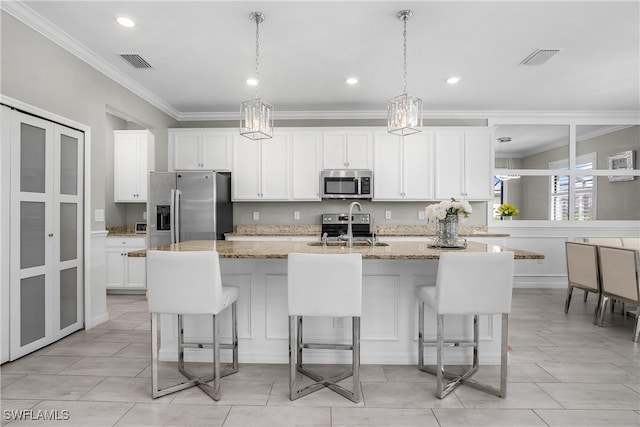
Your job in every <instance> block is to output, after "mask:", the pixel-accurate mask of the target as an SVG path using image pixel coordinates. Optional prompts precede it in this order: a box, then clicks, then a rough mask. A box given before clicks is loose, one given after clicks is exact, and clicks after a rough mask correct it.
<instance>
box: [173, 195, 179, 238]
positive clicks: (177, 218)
mask: <svg viewBox="0 0 640 427" xmlns="http://www.w3.org/2000/svg"><path fill="white" fill-rule="evenodd" d="M175 203H176V204H175V211H176V212H175V213H176V216H175V219H176V221H175V224H174V225H175V232H174V235H175V237H176V241H175V242H174V243H178V242H180V190H176V202H175Z"/></svg>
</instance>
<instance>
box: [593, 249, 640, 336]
mask: <svg viewBox="0 0 640 427" xmlns="http://www.w3.org/2000/svg"><path fill="white" fill-rule="evenodd" d="M598 258H599V260H600V277H601V283H602V292H601V293H600V316H599V325H600V326H602V325H603V322H604V314H605V312H606V310H607V304H608V303H609V299H616V300H618V301H621V302H623V303H625V304H628V305H632V306H635V307H636V319H635V327H634V329H633V341H634V342H638V335H639V334H640V283H639V282H638V274H639V270H640V267H639V265H640V261H639V260H638V251H636V250H635V249H625V248H619V247H612V246H598Z"/></svg>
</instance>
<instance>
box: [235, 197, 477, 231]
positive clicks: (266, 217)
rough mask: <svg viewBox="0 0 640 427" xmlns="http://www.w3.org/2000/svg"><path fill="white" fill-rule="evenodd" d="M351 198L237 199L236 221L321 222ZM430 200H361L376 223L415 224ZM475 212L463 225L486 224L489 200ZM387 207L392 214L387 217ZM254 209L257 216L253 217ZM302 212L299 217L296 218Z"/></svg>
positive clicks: (342, 209) (345, 208) (419, 222)
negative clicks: (321, 199)
mask: <svg viewBox="0 0 640 427" xmlns="http://www.w3.org/2000/svg"><path fill="white" fill-rule="evenodd" d="M350 203H351V200H339V201H336V200H323V201H322V202H280V203H278V202H272V203H265V202H236V203H234V204H233V224H234V225H264V224H274V225H318V226H319V225H320V224H321V222H322V220H321V218H322V214H324V213H345V212H347V211H348V210H349V204H350ZM430 203H437V202H372V201H360V204H361V205H362V211H363V212H367V213H370V214H371V216H372V217H373V224H374V225H378V226H382V225H416V226H426V225H427V222H426V220H424V219H422V220H421V219H418V214H419V212H424V209H425V207H426V206H427V205H428V204H430ZM471 207H472V208H473V213H472V214H471V215H470V217H469V218H468V220H467V221H466V222H465V223H464V225H468V226H486V225H487V217H486V207H487V203H486V202H474V203H471ZM387 211H389V213H390V216H391V218H390V219H385V217H386V214H387ZM254 212H257V213H258V219H257V220H254V219H253V218H254ZM295 212H299V215H300V219H299V220H296V219H294V213H295Z"/></svg>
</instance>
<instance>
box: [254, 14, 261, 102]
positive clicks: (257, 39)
mask: <svg viewBox="0 0 640 427" xmlns="http://www.w3.org/2000/svg"><path fill="white" fill-rule="evenodd" d="M255 21H256V82H257V83H256V98H259V96H258V93H259V90H260V89H259V88H260V21H262V18H261V17H260V16H256V18H255Z"/></svg>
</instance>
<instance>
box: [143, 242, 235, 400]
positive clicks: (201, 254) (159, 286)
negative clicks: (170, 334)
mask: <svg viewBox="0 0 640 427" xmlns="http://www.w3.org/2000/svg"><path fill="white" fill-rule="evenodd" d="M238 293H239V291H238V288H237V287H235V286H222V278H221V276H220V259H219V257H218V252H215V251H193V252H171V251H154V250H150V251H147V300H148V303H149V312H150V313H151V394H152V396H153V398H154V399H155V398H157V397H160V396H164V395H166V394H169V393H174V392H176V391H180V390H184V389H186V388H189V387H193V386H198V387H200V389H202V390H203V391H204V392H205V393H207V394H208V395H209V396H210V397H211V398H212V399H213V400H219V399H220V396H219V393H220V378H221V377H224V376H227V375H229V374H233V373H235V372H238V333H237V331H238V316H237V300H238ZM229 306H231V318H232V319H231V325H232V326H231V329H232V331H231V341H232V342H231V344H222V343H220V336H219V326H218V321H217V315H218V314H219V313H220V312H222V311H223V310H224V309H226V308H228V307H229ZM159 313H164V314H177V315H178V370H179V371H180V373H181V374H182V375H184V376H185V377H187V378H188V381H185V382H182V383H180V384H176V385H174V386H170V387H166V388H164V389H160V388H159V385H158V328H157V322H158V314H159ZM185 314H208V315H211V316H212V317H213V341H212V343H194V342H185V341H184V328H183V315H185ZM185 348H212V349H213V375H208V376H205V377H197V376H196V375H194V374H193V373H192V372H190V371H188V370H187V369H186V368H185V366H184V349H185ZM221 348H222V349H230V350H232V352H233V361H232V365H231V367H228V368H227V369H225V370H224V371H223V372H220V349H221ZM211 380H213V387H212V386H210V385H209V384H207V382H209V381H211Z"/></svg>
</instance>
